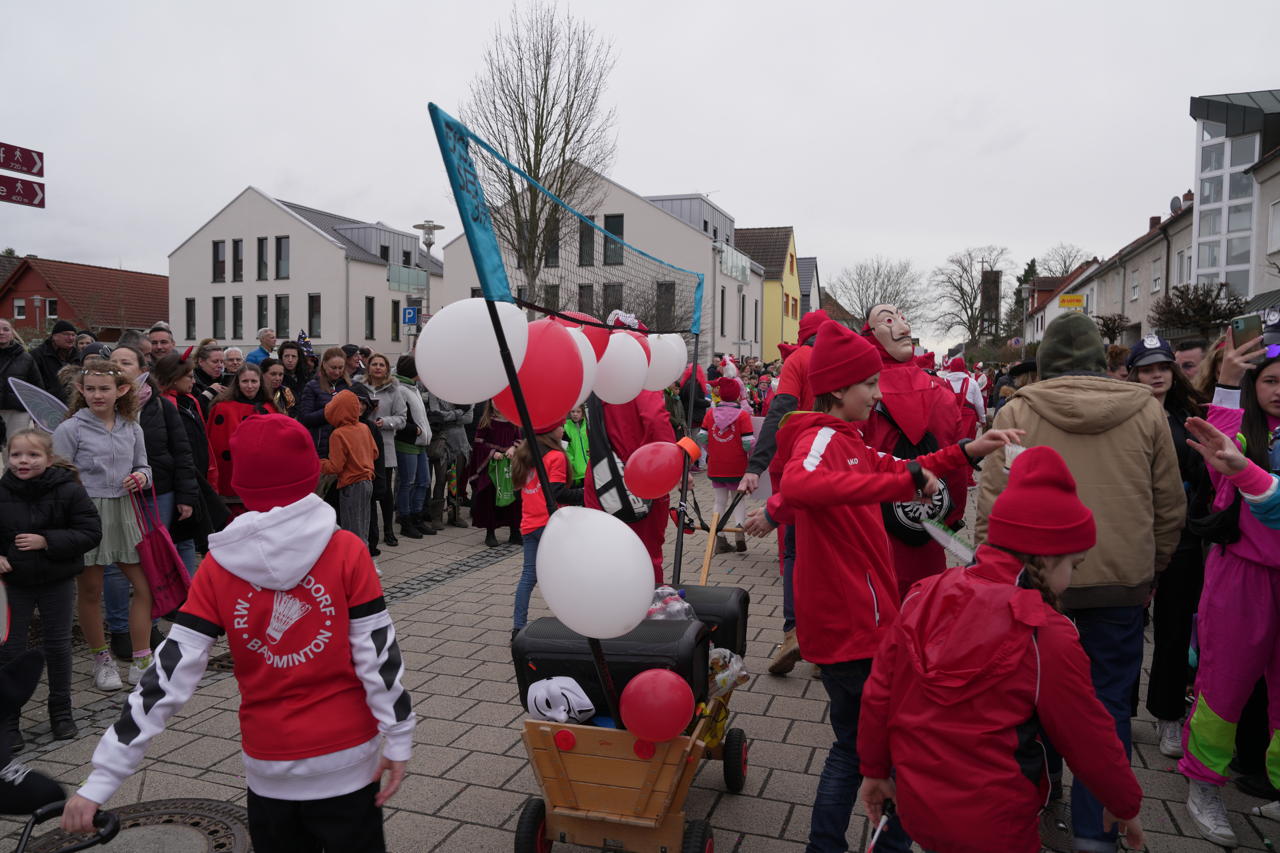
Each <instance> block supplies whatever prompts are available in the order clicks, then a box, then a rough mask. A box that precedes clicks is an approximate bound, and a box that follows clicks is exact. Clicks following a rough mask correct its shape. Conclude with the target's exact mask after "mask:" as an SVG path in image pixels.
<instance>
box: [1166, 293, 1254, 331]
mask: <svg viewBox="0 0 1280 853" xmlns="http://www.w3.org/2000/svg"><path fill="white" fill-rule="evenodd" d="M1245 304H1246V303H1245V300H1244V299H1243V298H1242V297H1239V296H1233V295H1232V294H1231V293H1230V292H1228V291H1227V287H1226V285H1225V284H1221V283H1219V284H1186V285H1182V286H1180V287H1175V288H1173V289H1171V290H1170V291H1169V295H1168V296H1161V297H1160V298H1159V299H1157V300H1156V301H1154V302H1152V303H1151V311H1150V313H1148V314H1147V322H1148V323H1150V324H1151V325H1152V326H1154V327H1155V328H1157V329H1166V330H1180V329H1194V330H1195V331H1197V332H1198V333H1199V334H1200V336H1201V337H1203V338H1212V337H1213V336H1214V335H1216V334H1217V333H1218V330H1219V329H1221V328H1222V327H1223V326H1225V325H1226V324H1227V323H1230V322H1231V320H1232V318H1234V317H1238V316H1239V315H1241V314H1243V313H1244V306H1245Z"/></svg>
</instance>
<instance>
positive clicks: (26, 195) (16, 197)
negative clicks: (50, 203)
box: [0, 175, 44, 207]
mask: <svg viewBox="0 0 1280 853" xmlns="http://www.w3.org/2000/svg"><path fill="white" fill-rule="evenodd" d="M0 201H7V202H11V203H13V204H25V205H27V206H28V207H44V184H42V183H40V182H39V181H32V180H28V179H27V178H15V177H13V176H11V175H0Z"/></svg>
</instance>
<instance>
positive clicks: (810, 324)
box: [796, 308, 831, 344]
mask: <svg viewBox="0 0 1280 853" xmlns="http://www.w3.org/2000/svg"><path fill="white" fill-rule="evenodd" d="M830 319H831V318H830V317H828V316H827V312H826V311H824V310H822V309H821V308H819V309H817V310H816V311H810V312H809V313H808V314H805V315H804V316H803V317H801V318H800V331H799V333H798V335H797V341H796V342H797V343H801V344H802V343H804V342H805V341H807V340H809V338H812V337H813V336H814V335H816V334H818V329H820V328H822V324H823V323H825V322H827V321H828V320H830Z"/></svg>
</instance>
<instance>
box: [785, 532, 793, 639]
mask: <svg viewBox="0 0 1280 853" xmlns="http://www.w3.org/2000/svg"><path fill="white" fill-rule="evenodd" d="M795 570H796V527H795V525H794V524H788V525H787V533H786V535H785V536H783V537H782V630H784V631H792V630H794V629H795V627H796V597H795V593H794V592H792V589H793V587H792V586H791V577H792V575H794V574H795Z"/></svg>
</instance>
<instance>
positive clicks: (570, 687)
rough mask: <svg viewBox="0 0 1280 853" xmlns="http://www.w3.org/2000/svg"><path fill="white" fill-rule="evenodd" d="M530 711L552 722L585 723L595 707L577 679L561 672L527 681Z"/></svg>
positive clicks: (533, 714) (531, 714)
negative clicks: (528, 682) (550, 676)
mask: <svg viewBox="0 0 1280 853" xmlns="http://www.w3.org/2000/svg"><path fill="white" fill-rule="evenodd" d="M528 708H529V715H530V716H532V717H536V718H537V719H539V720H549V721H550V722H553V723H569V722H573V723H585V722H586V721H587V720H589V719H591V718H592V717H593V716H595V713H596V708H595V706H594V705H592V704H591V700H590V699H588V698H587V694H586V693H585V692H583V690H582V687H581V686H580V685H579V684H578V682H577V681H574V680H573V679H572V678H569V677H567V676H564V675H557V676H555V677H554V678H544V679H542V680H541V681H535V682H534V683H533V684H530V685H529V698H528Z"/></svg>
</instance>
